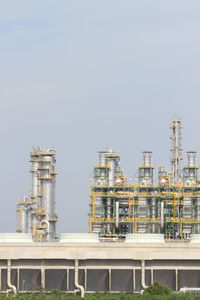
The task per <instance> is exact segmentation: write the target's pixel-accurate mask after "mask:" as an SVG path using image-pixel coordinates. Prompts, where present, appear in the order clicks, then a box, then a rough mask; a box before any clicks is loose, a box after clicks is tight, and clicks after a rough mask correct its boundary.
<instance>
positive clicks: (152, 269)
mask: <svg viewBox="0 0 200 300" xmlns="http://www.w3.org/2000/svg"><path fill="white" fill-rule="evenodd" d="M153 282H154V280H153V268H151V284H153Z"/></svg>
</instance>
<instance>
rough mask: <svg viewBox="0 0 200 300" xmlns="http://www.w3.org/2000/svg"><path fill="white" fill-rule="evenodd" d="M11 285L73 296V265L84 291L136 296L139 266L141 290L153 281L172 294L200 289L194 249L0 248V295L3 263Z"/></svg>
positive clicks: (198, 252)
mask: <svg viewBox="0 0 200 300" xmlns="http://www.w3.org/2000/svg"><path fill="white" fill-rule="evenodd" d="M8 259H11V283H12V284H13V285H15V286H16V288H17V290H19V291H27V290H29V289H30V288H35V287H38V286H41V287H43V288H44V289H46V290H51V289H54V288H56V289H59V290H63V291H68V292H73V291H74V290H75V289H76V288H75V284H74V274H75V272H74V270H75V260H78V263H79V266H78V268H79V271H78V282H79V284H80V285H82V286H83V287H84V289H85V290H86V291H88V292H97V291H104V292H106V291H110V292H122V291H124V292H129V293H133V292H140V291H141V290H142V280H141V273H142V272H141V268H142V263H141V262H142V260H144V261H145V285H150V284H151V283H153V282H154V281H155V280H159V281H160V283H161V284H167V285H168V286H169V287H170V288H171V289H173V290H176V291H177V290H179V289H180V288H181V287H200V244H195V245H192V244H190V243H183V242H180V243H164V244H158V245H157V244H156V245H153V244H148V245H147V244H139V243H136V244H129V245H128V246H127V245H126V244H124V243H99V244H89V245H88V244H84V245H83V244H72V243H70V244H64V243H63V244H62V245H60V244H59V243H54V244H50V243H48V244H45V243H33V244H31V245H30V244H29V245H28V244H22V243H1V244H0V291H1V292H5V291H6V290H7V288H8V287H7V260H8Z"/></svg>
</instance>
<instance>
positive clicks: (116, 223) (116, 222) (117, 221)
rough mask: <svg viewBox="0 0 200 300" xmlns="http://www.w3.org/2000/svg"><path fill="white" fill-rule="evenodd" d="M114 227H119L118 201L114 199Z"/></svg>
mask: <svg viewBox="0 0 200 300" xmlns="http://www.w3.org/2000/svg"><path fill="white" fill-rule="evenodd" d="M115 227H116V228H119V201H116V217H115Z"/></svg>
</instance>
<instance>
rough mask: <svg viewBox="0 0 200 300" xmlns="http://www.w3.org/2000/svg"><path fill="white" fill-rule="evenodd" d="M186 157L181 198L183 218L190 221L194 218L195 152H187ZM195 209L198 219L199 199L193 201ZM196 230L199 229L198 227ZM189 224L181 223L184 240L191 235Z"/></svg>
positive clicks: (199, 213) (199, 216) (199, 214)
mask: <svg viewBox="0 0 200 300" xmlns="http://www.w3.org/2000/svg"><path fill="white" fill-rule="evenodd" d="M187 157H188V164H187V165H186V166H185V167H184V168H183V187H184V191H185V193H186V194H188V195H186V196H184V198H183V218H184V219H188V220H191V219H192V218H193V217H194V210H193V201H194V199H193V198H192V193H193V192H194V190H195V189H196V183H197V169H198V167H197V166H196V163H195V159H196V152H195V151H188V152H187ZM195 202H196V203H195V208H196V214H197V218H199V219H200V199H199V198H197V199H196V200H195ZM197 226H198V229H199V225H197ZM191 229H192V228H191V224H190V223H189V224H188V223H183V236H184V239H187V238H189V237H190V234H191Z"/></svg>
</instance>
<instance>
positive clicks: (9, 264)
mask: <svg viewBox="0 0 200 300" xmlns="http://www.w3.org/2000/svg"><path fill="white" fill-rule="evenodd" d="M7 286H8V287H9V288H10V290H12V291H13V293H14V294H15V295H16V294H17V289H16V286H14V285H13V284H11V259H8V260H7ZM7 292H9V289H8V290H7Z"/></svg>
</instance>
